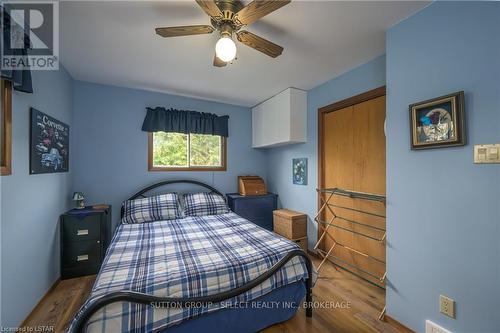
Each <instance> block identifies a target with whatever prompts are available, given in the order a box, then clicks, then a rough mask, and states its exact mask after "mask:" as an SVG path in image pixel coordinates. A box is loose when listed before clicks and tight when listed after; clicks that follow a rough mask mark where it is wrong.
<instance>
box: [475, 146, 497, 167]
mask: <svg viewBox="0 0 500 333" xmlns="http://www.w3.org/2000/svg"><path fill="white" fill-rule="evenodd" d="M474 163H477V164H483V163H488V164H492V163H500V143H497V144H489V145H475V146H474Z"/></svg>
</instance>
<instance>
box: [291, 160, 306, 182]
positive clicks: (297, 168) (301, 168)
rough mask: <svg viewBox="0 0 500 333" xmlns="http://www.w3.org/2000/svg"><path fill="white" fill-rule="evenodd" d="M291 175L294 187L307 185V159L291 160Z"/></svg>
mask: <svg viewBox="0 0 500 333" xmlns="http://www.w3.org/2000/svg"><path fill="white" fill-rule="evenodd" d="M292 175H293V183H294V184H295V185H307V158H294V159H293V160H292Z"/></svg>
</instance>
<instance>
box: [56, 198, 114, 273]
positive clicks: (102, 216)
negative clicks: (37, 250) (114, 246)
mask: <svg viewBox="0 0 500 333" xmlns="http://www.w3.org/2000/svg"><path fill="white" fill-rule="evenodd" d="M60 221H61V279H69V278H74V277H78V276H83V275H92V274H97V272H99V268H100V267H101V264H102V260H103V258H104V254H105V252H106V249H107V248H108V245H109V242H110V240H111V206H107V207H102V206H100V207H99V208H97V209H94V208H92V206H88V207H85V208H83V209H76V208H75V209H71V210H69V211H67V212H66V213H64V214H62V215H61V218H60Z"/></svg>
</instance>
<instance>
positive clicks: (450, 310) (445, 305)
mask: <svg viewBox="0 0 500 333" xmlns="http://www.w3.org/2000/svg"><path fill="white" fill-rule="evenodd" d="M439 311H440V312H441V313H442V314H445V315H447V316H448V317H451V318H455V301H454V300H452V299H451V298H449V297H446V296H443V295H439Z"/></svg>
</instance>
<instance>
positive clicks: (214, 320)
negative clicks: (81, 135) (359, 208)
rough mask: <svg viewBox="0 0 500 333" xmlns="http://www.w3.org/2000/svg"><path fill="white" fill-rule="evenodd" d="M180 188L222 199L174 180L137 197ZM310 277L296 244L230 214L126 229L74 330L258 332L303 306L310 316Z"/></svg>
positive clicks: (112, 246) (116, 241)
mask: <svg viewBox="0 0 500 333" xmlns="http://www.w3.org/2000/svg"><path fill="white" fill-rule="evenodd" d="M176 183H189V184H195V185H198V186H202V187H204V188H206V189H208V190H210V191H211V192H213V193H216V194H218V195H221V196H222V194H221V193H220V192H218V191H217V190H216V189H215V188H213V187H211V186H209V185H207V184H203V183H200V182H196V181H185V180H182V181H177V180H176V181H164V182H160V183H157V184H154V185H152V186H149V187H147V188H145V189H143V190H141V191H139V192H138V193H136V194H135V195H134V196H132V197H131V198H130V199H129V200H134V199H136V198H140V197H146V193H148V192H150V191H152V190H155V189H157V188H159V187H163V186H166V185H171V184H176ZM222 197H223V196H222ZM122 216H123V210H122ZM311 277H312V264H311V261H310V259H309V258H308V257H307V255H306V254H305V253H304V252H303V251H302V250H300V248H299V247H298V246H297V245H296V244H295V243H294V242H291V241H289V240H287V239H285V238H282V237H280V236H277V235H276V234H274V233H272V232H270V231H267V230H265V229H263V228H260V227H258V226H257V225H255V224H253V223H251V222H249V221H247V220H245V219H244V218H242V217H240V216H238V215H236V214H234V213H232V212H227V213H223V214H216V215H207V216H188V217H183V218H179V219H171V220H155V221H153V222H150V223H139V224H124V223H122V224H120V225H119V226H118V228H117V230H116V232H115V235H114V236H113V239H112V241H111V244H110V246H109V248H108V250H107V252H106V256H105V259H104V262H103V265H102V267H101V269H100V271H99V274H98V276H97V278H96V282H95V284H94V286H93V288H92V291H91V293H90V295H89V298H88V299H87V301H86V302H85V304H84V305H83V306H82V308H81V309H80V311H79V312H78V314H77V315H76V316H75V318H74V320H73V321H72V323H71V325H70V327H69V329H68V330H69V332H177V333H181V332H193V331H198V330H203V331H204V332H211V331H214V332H215V331H217V332H220V331H221V330H222V331H238V332H255V331H258V330H261V329H263V328H265V327H267V326H270V325H273V324H275V323H278V322H282V321H285V320H288V319H289V318H291V317H292V316H293V315H294V314H295V313H296V311H297V309H298V307H299V306H300V305H303V306H304V307H305V308H306V315H307V316H312V308H311V306H310V305H311V302H312V295H311V288H312V278H311ZM304 296H305V297H306V302H305V303H302V300H303V298H304Z"/></svg>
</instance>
